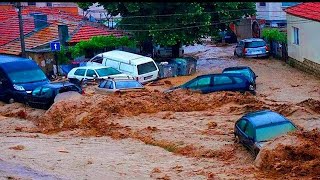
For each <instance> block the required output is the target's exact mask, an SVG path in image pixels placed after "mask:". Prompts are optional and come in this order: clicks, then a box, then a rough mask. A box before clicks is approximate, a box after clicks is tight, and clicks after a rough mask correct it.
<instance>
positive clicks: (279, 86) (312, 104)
mask: <svg viewBox="0 0 320 180" xmlns="http://www.w3.org/2000/svg"><path fill="white" fill-rule="evenodd" d="M199 51H200V52H199ZM186 52H187V53H191V55H193V56H196V57H198V58H199V61H198V65H199V66H198V70H197V74H204V73H219V72H221V71H222V69H223V68H225V67H229V66H234V65H248V66H250V67H251V68H252V69H253V70H254V71H255V72H256V74H257V75H258V76H259V77H258V79H257V96H253V95H251V94H240V93H234V92H219V93H212V94H206V95H202V94H198V93H195V92H188V91H177V92H174V93H170V94H164V93H162V92H161V91H162V90H164V89H167V88H169V87H171V86H174V85H179V84H182V83H184V82H185V81H187V80H189V79H191V78H193V77H195V76H196V75H197V74H196V75H193V76H184V77H176V78H168V79H164V80H160V82H162V83H159V84H161V85H159V86H147V89H148V90H149V91H146V92H134V93H125V94H116V95H98V94H94V92H93V91H92V92H91V91H90V88H88V89H87V91H86V92H88V93H86V94H85V95H84V96H83V97H81V98H80V99H79V98H78V97H74V98H71V97H69V98H67V97H62V98H60V100H59V101H58V102H56V103H55V104H54V105H53V106H52V107H51V108H50V109H49V110H47V111H44V110H35V109H32V108H29V107H25V106H24V105H22V104H18V103H14V104H9V105H8V104H3V103H2V104H1V105H0V114H1V115H3V117H1V118H0V151H1V153H0V160H1V161H0V162H1V163H2V164H5V163H7V166H10V165H11V164H15V165H17V167H23V168H27V169H29V170H30V172H31V173H34V172H39V173H40V175H41V174H43V175H47V176H48V177H49V176H50V177H56V178H57V179H58V178H60V179H106V178H107V179H283V178H290V179H306V178H317V177H318V178H319V177H320V175H319V172H320V171H319V157H320V154H319V153H320V152H319V145H318V144H319V142H318V140H319V130H317V129H316V128H318V129H320V121H319V120H320V111H319V109H320V99H319V98H320V93H319V87H320V80H319V79H318V78H316V77H313V76H311V75H308V74H306V73H303V72H300V71H298V70H296V69H293V68H291V67H289V66H288V65H286V64H284V63H283V62H281V61H279V60H271V59H236V58H233V57H232V56H230V53H231V55H232V54H233V47H232V46H227V47H214V46H195V47H188V48H187V49H186ZM262 109H271V110H274V111H276V112H279V113H281V114H282V115H284V116H286V117H287V118H289V119H291V120H292V121H293V122H294V123H295V124H297V126H298V127H299V128H300V129H302V130H301V131H298V132H297V133H293V134H290V135H287V136H283V137H279V138H276V139H275V140H274V141H272V142H270V143H268V145H267V146H266V148H264V149H263V150H262V151H261V153H260V154H259V156H258V158H257V160H256V161H255V159H254V158H253V157H252V155H251V154H250V153H249V152H248V151H247V150H246V149H245V148H244V147H243V146H242V145H240V144H238V143H236V142H235V139H234V137H233V128H234V123H235V121H236V120H238V119H239V118H240V117H241V116H242V115H243V114H245V113H247V112H251V111H256V110H262ZM9 176H10V177H9ZM8 177H9V178H21V179H28V176H24V175H23V173H20V174H19V173H17V172H16V173H15V172H14V171H10V170H8V169H7V170H3V171H0V179H1V178H8Z"/></svg>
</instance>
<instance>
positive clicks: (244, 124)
mask: <svg viewBox="0 0 320 180" xmlns="http://www.w3.org/2000/svg"><path fill="white" fill-rule="evenodd" d="M246 123H247V121H246V120H244V119H241V120H240V121H238V123H237V126H238V127H239V128H240V129H241V130H242V131H243V132H244V128H245V127H246Z"/></svg>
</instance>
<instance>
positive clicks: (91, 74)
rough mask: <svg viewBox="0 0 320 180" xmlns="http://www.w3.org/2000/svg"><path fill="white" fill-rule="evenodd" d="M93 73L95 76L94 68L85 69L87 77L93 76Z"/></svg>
mask: <svg viewBox="0 0 320 180" xmlns="http://www.w3.org/2000/svg"><path fill="white" fill-rule="evenodd" d="M94 75H96V76H97V74H96V72H94V70H92V69H88V70H87V77H93V76H94Z"/></svg>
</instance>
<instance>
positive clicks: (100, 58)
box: [91, 56, 103, 64]
mask: <svg viewBox="0 0 320 180" xmlns="http://www.w3.org/2000/svg"><path fill="white" fill-rule="evenodd" d="M102 60H103V58H102V57H101V56H96V57H94V58H93V59H92V60H91V62H95V63H100V64H102Z"/></svg>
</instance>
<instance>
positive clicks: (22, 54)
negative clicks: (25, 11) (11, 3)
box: [17, 2, 26, 57]
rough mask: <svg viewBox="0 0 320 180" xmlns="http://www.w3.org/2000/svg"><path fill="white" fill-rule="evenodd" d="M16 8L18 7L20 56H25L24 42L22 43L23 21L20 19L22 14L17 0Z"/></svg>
mask: <svg viewBox="0 0 320 180" xmlns="http://www.w3.org/2000/svg"><path fill="white" fill-rule="evenodd" d="M17 8H18V18H19V30H20V42H21V56H22V57H26V46H25V43H24V34H23V21H22V14H21V2H17Z"/></svg>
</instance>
